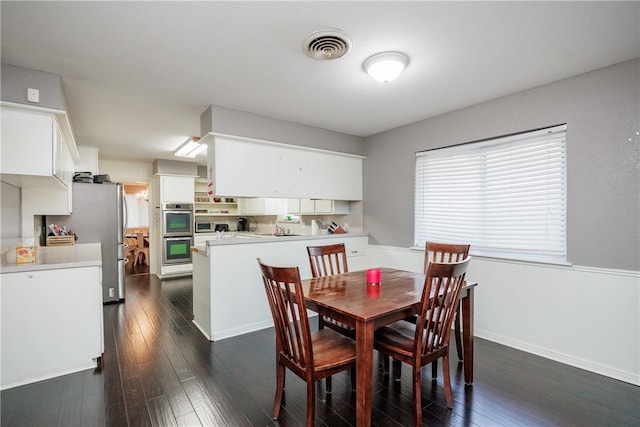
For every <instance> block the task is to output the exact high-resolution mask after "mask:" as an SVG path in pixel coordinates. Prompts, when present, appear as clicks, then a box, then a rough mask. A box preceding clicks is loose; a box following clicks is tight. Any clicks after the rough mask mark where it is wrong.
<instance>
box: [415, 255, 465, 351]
mask: <svg viewBox="0 0 640 427" xmlns="http://www.w3.org/2000/svg"><path fill="white" fill-rule="evenodd" d="M470 259H471V258H470V257H466V258H465V259H464V260H463V261H459V262H453V263H437V262H432V263H429V266H428V267H427V277H426V279H425V284H424V287H423V291H422V304H421V307H420V311H419V313H418V318H417V320H416V337H415V345H416V353H417V354H421V355H425V354H428V353H432V352H434V351H437V350H439V349H441V348H443V347H445V346H447V345H448V343H449V335H450V333H451V324H452V322H453V319H454V317H455V314H456V309H457V307H458V301H459V299H460V290H461V289H462V285H463V283H464V279H465V276H466V271H467V266H468V265H469V261H470ZM432 295H433V296H436V297H433V298H432V297H431V296H432Z"/></svg>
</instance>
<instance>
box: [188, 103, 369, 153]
mask: <svg viewBox="0 0 640 427" xmlns="http://www.w3.org/2000/svg"><path fill="white" fill-rule="evenodd" d="M200 130H201V134H202V136H204V135H205V134H206V133H207V132H216V133H221V134H227V135H234V136H242V137H245V138H254V139H262V140H266V141H273V142H280V143H283V144H292V145H301V146H304V147H313V148H320V149H324V150H331V151H338V152H343V153H349V154H358V155H363V154H364V150H365V147H364V139H363V138H361V137H359V136H354V135H348V134H346V133H340V132H334V131H331V130H327V129H321V128H318V127H314V126H307V125H303V124H300V123H294V122H288V121H284V120H278V119H273V118H271V117H266V116H260V115H258V114H252V113H246V112H243V111H237V110H231V109H229V108H224V107H218V106H216V105H212V106H210V107H209V108H208V109H207V110H206V111H205V112H204V113H202V115H201V116H200Z"/></svg>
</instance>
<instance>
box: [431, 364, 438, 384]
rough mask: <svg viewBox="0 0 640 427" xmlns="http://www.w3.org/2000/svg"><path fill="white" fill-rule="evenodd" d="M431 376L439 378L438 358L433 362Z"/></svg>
mask: <svg viewBox="0 0 640 427" xmlns="http://www.w3.org/2000/svg"><path fill="white" fill-rule="evenodd" d="M431 378H432V379H434V380H435V379H436V378H438V359H436V360H434V361H433V362H431Z"/></svg>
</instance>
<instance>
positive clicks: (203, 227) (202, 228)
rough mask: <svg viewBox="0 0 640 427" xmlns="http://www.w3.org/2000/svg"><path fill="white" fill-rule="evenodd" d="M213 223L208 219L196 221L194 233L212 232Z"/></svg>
mask: <svg viewBox="0 0 640 427" xmlns="http://www.w3.org/2000/svg"><path fill="white" fill-rule="evenodd" d="M214 227H215V224H214V223H213V222H208V221H196V233H213V231H214Z"/></svg>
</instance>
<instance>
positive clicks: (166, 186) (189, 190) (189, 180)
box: [160, 175, 195, 203]
mask: <svg viewBox="0 0 640 427" xmlns="http://www.w3.org/2000/svg"><path fill="white" fill-rule="evenodd" d="M194 189H195V182H194V178H193V177H188V176H170V175H161V176H160V194H161V197H160V198H161V201H162V203H193V194H194Z"/></svg>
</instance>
